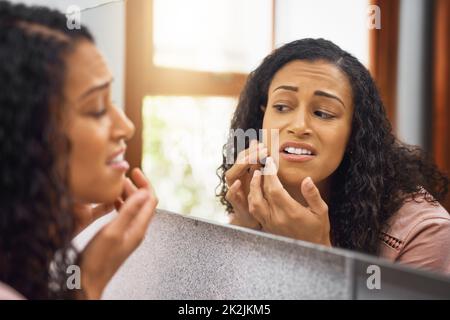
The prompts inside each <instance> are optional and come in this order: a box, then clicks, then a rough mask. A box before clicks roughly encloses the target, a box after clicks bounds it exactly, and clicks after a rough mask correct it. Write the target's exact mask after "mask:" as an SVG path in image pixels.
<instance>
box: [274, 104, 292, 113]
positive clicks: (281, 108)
mask: <svg viewBox="0 0 450 320" xmlns="http://www.w3.org/2000/svg"><path fill="white" fill-rule="evenodd" d="M273 107H274V108H275V109H276V110H277V111H278V112H286V111H289V109H290V108H289V106H287V105H285V104H276V105H274V106H273Z"/></svg>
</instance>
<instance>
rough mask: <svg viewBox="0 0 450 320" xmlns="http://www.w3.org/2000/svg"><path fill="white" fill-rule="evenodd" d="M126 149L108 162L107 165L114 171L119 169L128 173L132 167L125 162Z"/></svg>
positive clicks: (115, 154) (116, 153)
mask: <svg viewBox="0 0 450 320" xmlns="http://www.w3.org/2000/svg"><path fill="white" fill-rule="evenodd" d="M125 150H126V148H122V149H120V150H118V151H116V152H114V153H113V154H112V155H111V156H110V157H109V158H108V160H107V161H106V164H107V165H108V166H110V167H111V168H113V169H118V170H121V171H127V170H128V169H129V168H130V165H129V164H128V162H127V161H126V160H124V156H125Z"/></svg>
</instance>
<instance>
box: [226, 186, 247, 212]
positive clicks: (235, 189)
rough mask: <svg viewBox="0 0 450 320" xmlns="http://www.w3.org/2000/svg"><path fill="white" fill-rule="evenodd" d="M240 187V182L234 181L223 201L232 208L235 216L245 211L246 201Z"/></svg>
mask: <svg viewBox="0 0 450 320" xmlns="http://www.w3.org/2000/svg"><path fill="white" fill-rule="evenodd" d="M241 186H242V183H241V180H236V181H235V182H234V183H233V184H232V185H231V187H230V188H229V189H228V191H227V193H226V194H225V199H226V200H227V201H228V202H229V203H230V204H231V205H232V206H233V209H234V211H235V214H239V212H245V211H247V201H246V198H245V195H244V192H243V191H242V188H241Z"/></svg>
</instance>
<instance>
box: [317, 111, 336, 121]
mask: <svg viewBox="0 0 450 320" xmlns="http://www.w3.org/2000/svg"><path fill="white" fill-rule="evenodd" d="M314 114H315V115H316V116H318V117H319V118H321V119H333V118H335V116H333V115H332V114H329V113H327V112H323V111H320V110H317V111H314Z"/></svg>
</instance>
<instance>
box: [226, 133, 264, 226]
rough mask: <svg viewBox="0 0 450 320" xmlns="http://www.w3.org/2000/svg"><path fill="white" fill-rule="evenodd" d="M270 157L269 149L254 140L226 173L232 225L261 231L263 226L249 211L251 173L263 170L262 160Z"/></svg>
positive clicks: (227, 197)
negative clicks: (248, 199)
mask: <svg viewBox="0 0 450 320" xmlns="http://www.w3.org/2000/svg"><path fill="white" fill-rule="evenodd" d="M267 155H268V153H267V148H266V147H265V146H264V144H263V143H259V144H258V141H257V140H252V141H251V142H250V146H249V148H248V149H245V150H243V151H241V152H240V153H239V155H238V156H237V159H236V162H235V163H234V164H233V166H232V167H231V168H230V169H229V170H228V171H227V172H226V173H225V179H226V182H227V186H228V191H227V193H226V195H225V198H226V199H227V201H228V202H229V203H230V204H231V205H232V207H233V213H231V214H230V223H231V224H234V225H238V226H241V227H246V228H252V229H257V230H259V229H261V224H260V223H259V222H258V220H256V219H255V218H254V217H253V216H252V215H251V214H250V212H249V210H248V202H247V194H248V192H249V184H250V180H251V173H252V172H253V171H254V170H256V169H258V168H261V166H262V165H261V160H262V159H264V158H266V157H267Z"/></svg>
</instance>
